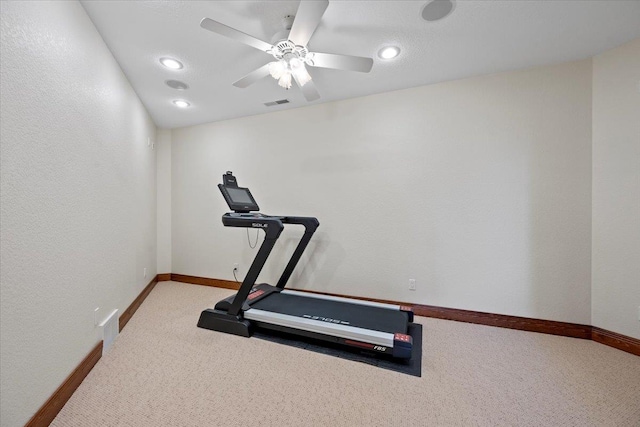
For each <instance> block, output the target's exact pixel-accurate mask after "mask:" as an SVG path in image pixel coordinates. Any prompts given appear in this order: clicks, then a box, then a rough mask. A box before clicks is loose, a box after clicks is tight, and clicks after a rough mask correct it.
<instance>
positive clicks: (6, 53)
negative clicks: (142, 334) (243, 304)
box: [0, 1, 156, 426]
mask: <svg viewBox="0 0 640 427" xmlns="http://www.w3.org/2000/svg"><path fill="white" fill-rule="evenodd" d="M1 16H2V17H1V57H2V67H1V74H2V78H1V82H2V83H1V101H2V109H1V118H0V121H1V139H2V144H1V168H0V170H1V175H0V178H1V179H0V181H1V240H0V250H1V252H0V253H1V257H0V258H1V266H0V271H1V273H0V277H1V286H0V291H1V298H0V299H1V310H0V312H1V320H0V325H1V328H2V329H1V330H2V344H1V346H0V348H1V350H0V351H1V372H2V381H1V386H0V396H1V397H0V403H1V412H2V417H1V422H0V424H1V425H2V426H19V425H23V424H24V423H25V422H27V421H28V420H29V418H30V417H31V416H32V415H33V414H34V413H35V411H37V410H38V408H39V407H40V406H41V405H42V404H43V403H44V402H45V401H46V400H47V399H48V398H49V397H50V396H51V394H52V393H53V392H54V391H55V390H56V388H57V387H58V386H59V385H60V384H61V383H62V382H63V381H64V380H65V378H66V377H67V376H68V375H69V374H70V373H71V371H72V370H73V369H75V368H76V367H77V366H78V364H79V363H80V361H81V360H82V359H83V358H84V357H85V356H86V355H87V354H88V353H89V351H90V350H91V349H92V348H93V347H94V346H95V345H96V344H97V343H98V342H99V340H100V339H101V333H100V330H99V328H94V320H93V317H94V314H93V310H94V308H95V307H100V311H99V316H100V320H101V319H102V318H104V317H106V316H107V315H108V314H109V313H110V312H111V311H112V310H113V309H115V308H118V309H120V310H121V312H122V310H124V309H126V308H127V307H128V306H129V304H130V303H131V302H132V301H133V300H134V298H135V297H136V296H137V295H138V294H139V293H140V292H141V291H142V289H143V288H144V286H145V285H146V284H147V283H148V282H149V281H150V280H151V279H152V278H153V277H154V275H155V274H156V187H155V185H156V181H155V180H156V170H155V164H156V163H155V162H156V160H155V159H156V157H155V152H154V151H152V150H151V148H150V147H148V146H147V138H148V137H151V138H154V136H155V135H154V134H155V125H154V124H153V122H152V121H151V119H150V117H149V115H148V114H147V112H146V111H145V109H144V107H143V106H142V104H141V102H140V101H139V99H138V98H137V96H136V94H135V92H134V91H133V89H132V88H131V86H130V85H129V83H128V81H127V79H126V78H125V76H124V75H123V73H122V72H121V70H120V68H119V66H118V64H117V63H116V61H115V60H114V58H113V57H112V55H111V53H110V52H109V50H108V49H107V47H106V45H105V44H104V42H103V41H102V39H101V37H100V35H99V34H98V32H97V31H96V29H95V27H94V26H93V24H92V23H91V21H90V20H89V18H88V16H87V15H86V13H85V11H84V9H83V8H82V7H81V5H80V4H79V3H77V2H75V1H74V2H61V1H55V2H44V1H39V2H4V1H3V2H2V13H1ZM145 267H146V268H147V269H148V270H147V277H146V278H145V277H143V274H142V273H143V268H145Z"/></svg>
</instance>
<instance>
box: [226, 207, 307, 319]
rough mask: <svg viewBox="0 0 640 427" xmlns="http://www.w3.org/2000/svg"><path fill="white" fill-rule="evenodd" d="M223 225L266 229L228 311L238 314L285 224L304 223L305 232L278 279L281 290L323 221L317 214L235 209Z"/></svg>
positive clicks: (228, 214) (227, 216)
mask: <svg viewBox="0 0 640 427" xmlns="http://www.w3.org/2000/svg"><path fill="white" fill-rule="evenodd" d="M222 224H224V226H225V227H244V228H258V229H262V230H263V231H264V232H265V238H264V241H263V242H262V245H261V246H260V249H259V250H258V253H257V254H256V257H255V258H254V260H253V262H252V263H251V267H249V271H248V272H247V275H246V276H245V278H244V280H243V281H242V285H240V289H239V290H238V293H237V294H236V296H235V298H234V299H233V302H232V303H231V306H230V307H229V311H228V313H229V314H232V315H234V316H236V315H238V314H239V313H240V311H241V309H242V306H243V304H244V302H245V301H246V300H247V298H248V296H249V292H251V288H253V286H254V285H255V283H256V280H257V279H258V275H259V274H260V271H262V268H263V267H264V265H265V263H266V262H267V258H268V257H269V255H270V254H271V250H272V249H273V246H274V245H275V243H276V241H277V240H278V237H280V233H282V230H283V229H284V225H283V224H299V225H303V226H304V228H305V232H304V234H303V235H302V238H301V239H300V241H299V242H298V246H296V249H295V250H294V251H293V254H292V255H291V258H290V259H289V262H288V263H287V266H286V267H285V269H284V271H283V272H282V276H280V279H279V280H278V284H277V285H276V287H277V288H279V289H284V287H285V285H286V284H287V281H288V280H289V278H290V277H291V274H292V273H293V270H294V269H295V267H296V265H297V264H298V261H300V258H301V257H302V253H303V252H304V250H305V249H306V247H307V245H308V244H309V241H310V240H311V237H312V236H313V233H315V231H316V229H317V228H318V227H319V226H320V222H319V221H318V219H317V218H315V217H308V216H271V215H263V214H249V215H237V214H236V213H231V212H229V213H226V214H224V215H223V216H222Z"/></svg>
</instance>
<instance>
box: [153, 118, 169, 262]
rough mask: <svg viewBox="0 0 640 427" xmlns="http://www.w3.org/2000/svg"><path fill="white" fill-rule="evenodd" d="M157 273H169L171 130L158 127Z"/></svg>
mask: <svg viewBox="0 0 640 427" xmlns="http://www.w3.org/2000/svg"><path fill="white" fill-rule="evenodd" d="M156 150H157V166H156V167H157V182H158V188H157V191H158V207H157V215H158V238H157V240H158V273H171V131H170V130H168V129H158V133H157V141H156Z"/></svg>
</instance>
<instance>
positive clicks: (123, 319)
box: [119, 275, 158, 331]
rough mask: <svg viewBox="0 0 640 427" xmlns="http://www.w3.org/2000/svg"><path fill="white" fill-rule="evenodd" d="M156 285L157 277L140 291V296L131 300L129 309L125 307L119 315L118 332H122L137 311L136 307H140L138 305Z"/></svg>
mask: <svg viewBox="0 0 640 427" xmlns="http://www.w3.org/2000/svg"><path fill="white" fill-rule="evenodd" d="M156 283H158V276H157V275H156V276H155V277H154V278H153V279H151V281H150V282H149V284H148V285H147V286H146V287H145V288H144V289H143V290H142V292H140V295H138V297H137V298H136V299H134V300H133V302H132V303H131V305H129V307H127V309H126V310H125V311H124V312H123V313H122V315H120V319H119V322H120V331H122V329H123V328H124V327H125V326H126V324H127V323H128V322H129V320H131V317H133V314H134V313H135V312H136V310H138V307H140V304H142V301H144V300H145V298H147V296H148V295H149V293H150V292H151V291H152V290H153V288H154V287H155V286H156Z"/></svg>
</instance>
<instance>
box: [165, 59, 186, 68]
mask: <svg viewBox="0 0 640 427" xmlns="http://www.w3.org/2000/svg"><path fill="white" fill-rule="evenodd" d="M160 63H161V64H162V65H164V66H165V67H167V68H171V69H172V70H179V69H180V68H182V62H180V61H178V60H177V59H173V58H160Z"/></svg>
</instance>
